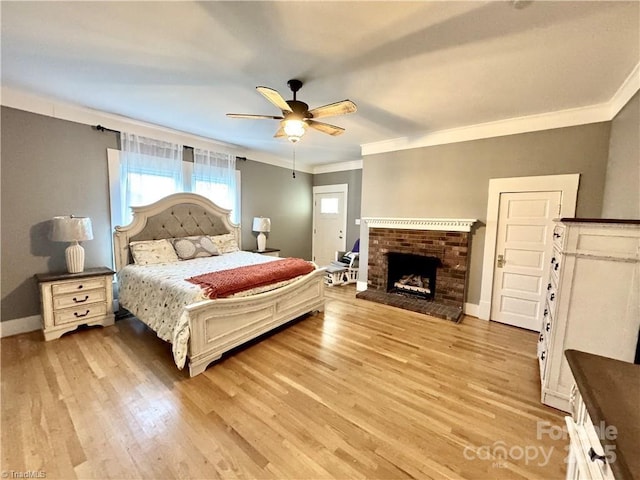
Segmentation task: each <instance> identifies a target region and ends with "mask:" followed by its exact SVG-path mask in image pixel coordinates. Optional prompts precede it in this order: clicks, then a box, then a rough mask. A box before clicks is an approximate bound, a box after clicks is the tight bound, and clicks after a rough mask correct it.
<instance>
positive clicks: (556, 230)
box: [553, 224, 565, 250]
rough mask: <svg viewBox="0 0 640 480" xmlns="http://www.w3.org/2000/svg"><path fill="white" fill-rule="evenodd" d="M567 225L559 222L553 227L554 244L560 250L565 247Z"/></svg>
mask: <svg viewBox="0 0 640 480" xmlns="http://www.w3.org/2000/svg"><path fill="white" fill-rule="evenodd" d="M564 234H565V227H564V225H561V224H557V225H556V226H555V227H553V246H554V247H556V248H557V249H558V250H562V248H563V247H564V243H565V242H564V237H565V235H564Z"/></svg>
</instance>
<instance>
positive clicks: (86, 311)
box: [53, 302, 107, 325]
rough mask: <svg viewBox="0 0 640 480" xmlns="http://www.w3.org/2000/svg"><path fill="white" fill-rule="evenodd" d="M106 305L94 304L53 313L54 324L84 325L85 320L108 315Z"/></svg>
mask: <svg viewBox="0 0 640 480" xmlns="http://www.w3.org/2000/svg"><path fill="white" fill-rule="evenodd" d="M106 313H107V304H106V303H104V302H103V303H92V304H89V305H83V306H80V307H76V308H67V309H65V310H59V311H56V312H54V313H53V323H54V324H55V325H64V324H66V323H77V324H80V323H82V322H83V321H84V320H85V319H86V320H88V319H91V318H93V317H99V316H103V315H106Z"/></svg>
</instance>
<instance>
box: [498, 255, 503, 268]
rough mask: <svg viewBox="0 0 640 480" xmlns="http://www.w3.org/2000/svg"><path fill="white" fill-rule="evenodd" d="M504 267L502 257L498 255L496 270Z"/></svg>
mask: <svg viewBox="0 0 640 480" xmlns="http://www.w3.org/2000/svg"><path fill="white" fill-rule="evenodd" d="M502 267H504V255H498V268H502Z"/></svg>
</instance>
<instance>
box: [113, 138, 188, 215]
mask: <svg viewBox="0 0 640 480" xmlns="http://www.w3.org/2000/svg"><path fill="white" fill-rule="evenodd" d="M120 150H121V151H120V182H121V184H120V196H121V202H120V205H121V209H122V212H121V215H122V217H121V218H122V225H127V224H129V223H130V222H131V220H132V218H133V216H132V214H131V207H132V206H139V205H147V204H149V203H152V202H155V201H157V200H160V199H161V198H162V197H165V196H167V195H170V194H172V193H176V192H180V191H182V150H183V147H182V145H177V144H173V143H169V142H163V141H160V140H155V139H153V138H146V137H141V136H138V135H134V134H131V133H126V132H121V133H120Z"/></svg>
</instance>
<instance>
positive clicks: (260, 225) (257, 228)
mask: <svg viewBox="0 0 640 480" xmlns="http://www.w3.org/2000/svg"><path fill="white" fill-rule="evenodd" d="M253 231H254V232H270V231H271V219H270V218H267V217H254V218H253Z"/></svg>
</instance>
